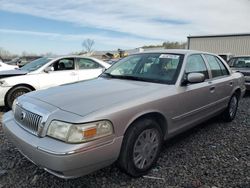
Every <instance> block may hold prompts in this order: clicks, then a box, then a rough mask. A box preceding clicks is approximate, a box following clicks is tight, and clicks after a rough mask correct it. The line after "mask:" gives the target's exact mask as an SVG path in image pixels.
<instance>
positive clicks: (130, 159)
mask: <svg viewBox="0 0 250 188" xmlns="http://www.w3.org/2000/svg"><path fill="white" fill-rule="evenodd" d="M162 142H163V134H162V130H161V128H160V126H159V125H158V124H157V123H156V122H155V121H154V120H151V119H141V120H138V121H136V122H134V123H133V124H132V125H131V126H130V128H129V129H128V130H127V131H126V133H125V136H124V140H123V143H122V148H121V152H120V156H119V159H118V165H119V167H120V168H121V169H122V170H124V171H125V172H126V173H127V174H129V175H131V176H133V177H138V176H141V175H144V174H146V173H147V172H148V171H149V170H150V169H151V168H152V167H154V165H155V164H156V162H157V160H158V158H159V153H160V151H161V146H162ZM141 145H142V146H143V147H142V146H141Z"/></svg>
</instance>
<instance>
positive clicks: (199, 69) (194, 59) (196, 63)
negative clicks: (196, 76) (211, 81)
mask: <svg viewBox="0 0 250 188" xmlns="http://www.w3.org/2000/svg"><path fill="white" fill-rule="evenodd" d="M185 72H186V73H187V74H188V73H202V74H204V75H205V79H208V78H209V76H208V71H207V67H206V64H205V61H204V60H203V58H202V57H201V55H199V54H195V55H190V56H189V57H188V59H187V64H186V69H185Z"/></svg>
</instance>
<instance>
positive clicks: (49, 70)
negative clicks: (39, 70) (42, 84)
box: [44, 67, 54, 73]
mask: <svg viewBox="0 0 250 188" xmlns="http://www.w3.org/2000/svg"><path fill="white" fill-rule="evenodd" d="M51 71H54V67H46V68H45V69H44V72H46V73H49V72H51Z"/></svg>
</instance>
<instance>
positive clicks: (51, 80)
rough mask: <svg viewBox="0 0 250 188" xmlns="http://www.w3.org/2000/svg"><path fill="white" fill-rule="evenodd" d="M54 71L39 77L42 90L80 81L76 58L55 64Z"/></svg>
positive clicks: (61, 60) (53, 64) (62, 60)
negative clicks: (76, 68)
mask: <svg viewBox="0 0 250 188" xmlns="http://www.w3.org/2000/svg"><path fill="white" fill-rule="evenodd" d="M50 67H52V71H49V72H47V73H46V72H44V73H41V74H40V75H39V82H40V89H46V88H49V87H52V86H58V85H62V84H67V83H72V82H76V81H78V73H77V71H76V70H75V62H74V58H62V59H59V60H57V61H55V62H53V63H52V64H51V65H50Z"/></svg>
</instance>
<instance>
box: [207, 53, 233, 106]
mask: <svg viewBox="0 0 250 188" xmlns="http://www.w3.org/2000/svg"><path fill="white" fill-rule="evenodd" d="M204 57H205V59H206V61H207V63H208V65H209V67H210V69H211V76H212V78H211V79H210V80H209V84H210V85H211V87H212V88H213V96H212V97H213V101H214V104H213V110H220V109H223V108H225V107H226V106H227V104H228V102H229V99H230V97H231V96H230V94H231V93H232V89H233V85H234V84H235V83H234V81H233V80H232V78H231V76H230V73H229V71H228V70H227V68H226V67H225V65H224V64H223V62H222V61H221V60H220V59H219V58H218V57H216V56H214V55H210V54H204Z"/></svg>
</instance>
